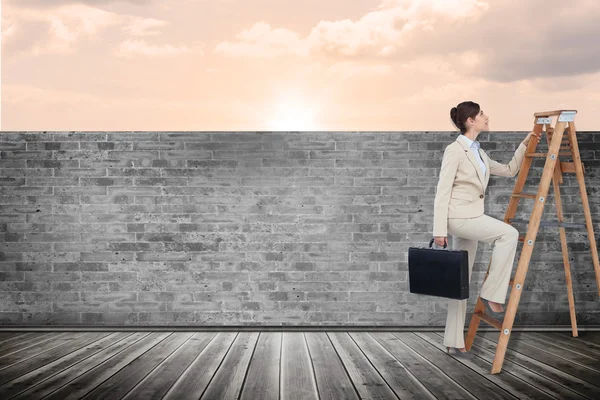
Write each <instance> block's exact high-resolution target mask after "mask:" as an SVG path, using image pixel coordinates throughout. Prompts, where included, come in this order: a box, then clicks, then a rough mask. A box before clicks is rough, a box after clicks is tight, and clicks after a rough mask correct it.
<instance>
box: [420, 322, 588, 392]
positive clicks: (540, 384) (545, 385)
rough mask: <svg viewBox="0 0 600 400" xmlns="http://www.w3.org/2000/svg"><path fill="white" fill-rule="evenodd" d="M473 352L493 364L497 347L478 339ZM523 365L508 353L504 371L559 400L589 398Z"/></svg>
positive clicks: (439, 336) (441, 336) (472, 349)
mask: <svg viewBox="0 0 600 400" xmlns="http://www.w3.org/2000/svg"><path fill="white" fill-rule="evenodd" d="M431 333H432V334H434V335H436V336H437V338H438V340H440V341H441V340H443V338H444V335H443V333H441V332H431ZM417 334H418V335H421V333H420V332H417ZM471 351H472V352H473V353H474V354H476V355H477V356H479V357H482V358H484V359H486V360H489V361H490V362H491V361H493V359H494V356H495V354H496V347H495V346H493V345H492V343H491V342H488V341H485V340H483V339H476V340H475V342H474V343H473V346H471ZM509 351H510V350H509ZM522 364H524V365H522ZM522 364H521V363H519V359H518V358H517V357H514V356H513V355H512V354H511V353H507V354H506V357H505V359H504V363H503V364H502V371H503V372H508V373H510V374H512V375H514V376H515V377H517V378H519V379H521V380H523V381H524V382H528V383H530V384H531V385H533V386H535V387H537V388H539V389H540V390H543V391H545V392H546V393H549V394H550V395H552V396H554V397H556V398H557V399H572V400H584V399H587V398H588V397H585V396H583V395H581V394H578V393H576V392H574V391H572V390H570V389H569V388H568V387H566V386H563V385H561V384H560V383H558V382H555V381H553V380H552V379H550V378H548V377H545V376H543V375H541V374H540V373H539V371H536V368H534V366H532V365H531V364H528V363H522ZM527 366H529V368H527ZM499 375H502V374H499Z"/></svg>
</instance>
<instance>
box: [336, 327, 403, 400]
mask: <svg viewBox="0 0 600 400" xmlns="http://www.w3.org/2000/svg"><path fill="white" fill-rule="evenodd" d="M327 336H329V340H330V341H331V343H332V344H333V347H334V348H335V351H336V352H337V354H338V357H340V359H341V360H342V363H343V364H344V368H345V369H346V372H347V373H348V375H349V376H350V379H351V380H352V383H353V385H354V387H355V388H356V391H357V392H358V395H359V397H360V398H361V399H371V398H373V399H392V398H394V397H395V394H394V392H393V391H392V389H390V387H389V386H388V384H387V383H386V381H385V380H384V379H383V378H382V377H381V375H379V372H377V369H375V368H374V367H373V365H372V364H371V363H370V362H369V360H368V359H367V357H366V356H365V355H364V354H363V352H362V351H360V348H359V347H358V346H357V345H356V343H355V342H354V341H353V340H352V338H351V337H350V336H349V335H348V333H347V332H331V333H327Z"/></svg>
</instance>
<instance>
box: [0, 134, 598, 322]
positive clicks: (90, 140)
mask: <svg viewBox="0 0 600 400" xmlns="http://www.w3.org/2000/svg"><path fill="white" fill-rule="evenodd" d="M525 135H526V132H518V133H508V132H504V133H494V134H491V135H490V134H488V133H482V134H481V135H480V137H479V139H480V141H481V142H482V147H483V148H484V149H485V150H486V151H487V152H488V154H489V155H490V156H491V157H492V158H494V159H496V160H498V161H500V162H503V163H506V162H508V161H509V159H510V157H511V156H512V153H513V151H514V149H515V148H516V146H517V145H518V143H519V142H520V141H521V140H522V139H523V138H524V137H525ZM579 136H580V147H581V149H582V159H583V162H584V164H585V168H586V184H587V186H588V193H589V195H590V197H589V199H590V203H591V209H592V216H593V220H594V228H595V232H596V235H597V238H598V239H599V240H600V215H599V213H598V204H599V203H600V200H599V199H600V196H597V191H598V189H597V188H598V187H599V185H600V177H599V176H598V171H599V166H600V135H594V134H592V133H580V134H579ZM455 138H456V133H451V132H292V133H280V132H277V133H269V132H265V133H256V132H241V133H235V132H214V133H208V132H190V133H187V132H177V133H169V132H148V133H131V132H122V133H121V132H108V133H102V132H97V133H96V132H70V133H66V132H32V133H24V132H14V133H13V132H3V133H1V134H0V150H1V159H0V168H1V174H0V227H1V231H2V234H1V235H0V239H1V240H2V243H0V246H1V248H0V251H1V252H0V290H1V291H0V321H1V324H3V325H40V324H49V325H53V324H59V325H78V324H81V325H121V324H124V325H140V326H143V325H199V326H200V325H282V324H283V325H351V326H375V325H405V326H415V325H419V326H422V325H426V326H443V325H444V324H445V318H446V303H447V302H446V301H445V300H444V299H437V298H432V297H423V296H417V295H412V294H410V293H408V291H409V288H408V282H407V249H408V247H409V246H426V245H427V243H428V241H429V239H430V238H431V231H432V208H433V199H434V195H435V186H436V183H437V177H438V174H439V167H440V162H441V156H442V154H443V150H444V148H445V146H446V145H447V144H449V143H450V142H451V141H453V140H454V139H455ZM490 138H491V139H492V140H493V141H490ZM542 165H543V160H539V161H534V167H535V166H537V167H539V168H537V169H534V170H532V172H531V173H530V177H532V179H529V180H528V184H530V185H533V184H535V183H536V180H535V178H536V177H537V178H539V176H540V175H541V166H542ZM513 184H514V179H513V178H503V177H492V178H491V179H490V186H489V187H488V192H487V193H488V196H487V198H486V207H487V213H488V214H489V215H492V216H494V217H496V218H499V219H502V218H503V216H504V211H505V209H506V205H507V204H508V198H509V195H510V193H511V192H512V188H513ZM562 191H563V194H564V197H563V201H564V204H565V212H566V216H567V220H568V221H572V222H580V221H583V220H584V219H583V214H582V209H581V206H580V205H581V202H580V197H579V194H578V187H577V186H576V180H575V178H574V176H569V177H568V178H566V179H565V182H564V186H563V189H562ZM549 197H550V199H549V203H550V204H548V205H547V206H546V210H545V211H546V214H545V218H555V214H554V202H553V196H549ZM531 204H532V203H531V200H523V201H522V202H521V206H520V208H519V209H520V210H522V212H521V213H520V215H519V216H520V217H525V218H527V216H528V212H529V211H530V209H531V208H530V207H531ZM552 215H554V217H553V216H552ZM567 237H568V239H569V250H570V253H569V255H570V260H571V262H572V272H573V287H574V290H575V299H576V310H577V316H578V322H579V324H580V325H586V324H598V323H600V303H599V299H598V289H597V286H596V283H595V278H594V273H593V267H592V263H591V255H590V252H589V242H588V241H587V235H586V234H585V232H577V231H572V230H569V231H568V232H567ZM558 238H559V236H558V230H557V228H543V229H542V230H541V231H540V236H539V240H538V242H537V243H536V246H535V249H534V256H533V259H532V263H531V266H530V269H529V273H528V275H527V279H526V285H525V290H524V293H523V295H522V297H521V303H520V307H519V313H518V315H517V320H516V323H517V324H521V325H534V324H565V325H567V324H569V315H568V303H567V291H566V287H565V284H564V282H565V278H564V270H563V267H562V255H561V252H560V242H559V240H558ZM491 249H492V248H491V245H489V244H485V243H480V245H479V250H478V256H477V261H476V264H475V268H474V272H473V278H472V282H471V283H472V284H471V298H470V299H469V306H468V307H469V311H470V310H472V308H473V305H474V301H475V300H476V296H477V294H478V292H479V289H480V287H481V282H482V280H483V277H484V275H485V270H486V268H487V265H488V264H487V263H488V261H489V257H490V254H491ZM519 253H520V247H519V251H518V252H517V257H518V256H519ZM515 268H516V262H515ZM467 317H468V318H469V317H470V313H469V314H468V315H467ZM467 321H468V320H467Z"/></svg>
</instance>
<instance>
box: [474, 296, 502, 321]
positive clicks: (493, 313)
mask: <svg viewBox="0 0 600 400" xmlns="http://www.w3.org/2000/svg"><path fill="white" fill-rule="evenodd" d="M480 299H481V301H482V302H483V304H484V305H485V309H486V310H487V312H488V314H489V315H491V316H492V317H496V318H500V317H504V311H494V310H492V307H490V303H489V301H488V300H486V299H484V298H483V297H480Z"/></svg>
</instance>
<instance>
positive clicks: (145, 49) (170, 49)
mask: <svg viewBox="0 0 600 400" xmlns="http://www.w3.org/2000/svg"><path fill="white" fill-rule="evenodd" d="M191 51H194V52H196V53H199V54H201V55H202V54H203V52H202V50H201V49H200V48H197V49H194V50H192V49H191V48H189V47H187V46H173V45H170V44H164V45H152V44H148V43H146V42H145V41H144V40H126V41H124V42H122V43H121V44H120V45H119V47H118V49H117V50H116V54H117V55H118V56H130V55H143V56H154V57H161V56H176V55H180V54H183V53H189V52H191Z"/></svg>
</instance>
